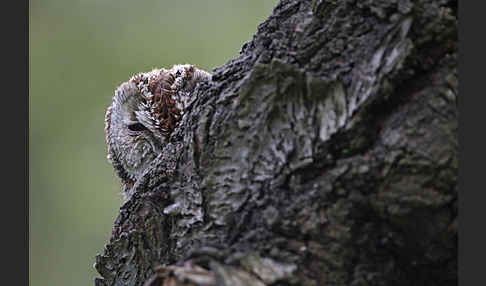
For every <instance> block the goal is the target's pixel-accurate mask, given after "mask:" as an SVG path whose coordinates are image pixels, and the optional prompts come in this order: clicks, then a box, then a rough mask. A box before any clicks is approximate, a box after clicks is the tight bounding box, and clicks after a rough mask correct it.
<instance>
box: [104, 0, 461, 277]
mask: <svg viewBox="0 0 486 286" xmlns="http://www.w3.org/2000/svg"><path fill="white" fill-rule="evenodd" d="M457 23H458V20H457V1H452V0H436V1H432V0H417V1H410V0H395V1H372V0H365V1H354V0H342V1H331V0H312V1H311V0H300V1H299V0H281V1H280V2H279V3H278V5H277V6H276V7H275V9H274V11H273V13H272V15H271V16H270V17H269V18H268V19H267V20H266V21H265V22H263V23H262V24H260V25H259V27H258V32H257V33H256V35H255V36H254V37H253V40H251V41H249V42H248V43H246V44H245V45H244V46H243V48H242V50H241V52H240V55H239V57H237V58H235V59H233V60H231V61H229V62H228V63H227V64H226V65H224V66H222V67H220V68H217V69H215V70H214V71H213V79H212V81H211V82H207V83H203V84H200V85H199V86H198V87H197V88H196V91H195V94H194V98H195V100H194V101H193V103H192V104H191V105H190V107H189V110H188V112H187V113H186V115H185V116H184V118H183V119H182V120H181V122H180V123H179V127H178V128H177V129H176V130H175V131H174V132H173V134H172V135H171V142H170V143H169V144H167V145H166V146H165V149H164V152H163V153H162V154H161V155H160V156H159V157H158V158H157V159H156V160H155V161H154V162H153V164H152V166H151V167H150V168H149V169H148V170H147V171H146V173H145V174H144V175H143V177H142V178H141V179H139V180H138V181H137V182H136V183H135V185H134V186H133V187H131V188H129V187H126V188H125V189H126V190H125V191H126V192H127V194H128V198H127V200H126V202H125V203H124V204H123V205H122V206H121V208H120V213H119V216H118V218H117V219H116V221H115V225H114V228H113V231H112V235H111V238H110V241H109V243H108V244H107V245H106V247H105V250H104V254H103V255H98V256H97V257H96V264H95V267H96V269H97V270H98V272H99V273H100V274H101V276H102V278H96V279H95V284H96V285H99V286H101V285H144V284H145V285H150V286H155V285H457V225H458V218H457V196H458V184H457V176H458V138H457V129H458V108H457V104H458V98H457V93H458V79H457V45H458V38H457ZM163 283H165V284H163ZM170 283H173V284H170Z"/></svg>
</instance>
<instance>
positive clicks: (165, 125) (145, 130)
mask: <svg viewBox="0 0 486 286" xmlns="http://www.w3.org/2000/svg"><path fill="white" fill-rule="evenodd" d="M210 78H211V75H210V74H209V73H207V72H205V71H202V70H199V69H196V68H195V67H193V66H191V65H177V66H174V67H173V68H172V69H170V70H165V69H155V70H152V71H151V72H148V73H141V74H138V75H135V76H133V77H132V78H131V79H130V80H129V81H128V82H125V83H122V84H121V85H120V86H119V87H118V88H117V89H116V91H115V96H114V97H113V102H112V104H111V105H110V106H109V107H108V109H107V111H106V116H105V136H106V143H107V145H108V161H109V162H110V163H111V164H112V165H113V167H114V168H115V171H116V173H117V175H118V176H119V177H120V178H121V179H122V181H123V182H125V183H133V182H134V181H135V180H136V179H137V178H138V177H139V176H140V175H141V174H142V173H143V172H144V170H146V168H147V167H148V165H149V164H150V162H152V161H153V160H154V159H155V158H156V157H157V155H158V154H159V153H160V152H161V150H162V149H163V146H164V144H165V143H166V142H167V140H168V139H169V137H170V134H171V133H172V131H173V130H174V129H175V128H176V127H177V126H178V123H179V121H180V119H181V118H182V116H183V115H184V109H185V107H186V105H187V102H188V100H189V99H190V98H191V95H192V92H193V90H194V88H195V86H196V84H197V83H198V82H199V81H203V80H210Z"/></svg>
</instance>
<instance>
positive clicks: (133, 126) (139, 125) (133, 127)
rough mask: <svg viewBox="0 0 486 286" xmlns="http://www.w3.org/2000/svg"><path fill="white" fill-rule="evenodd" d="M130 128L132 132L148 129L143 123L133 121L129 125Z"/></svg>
mask: <svg viewBox="0 0 486 286" xmlns="http://www.w3.org/2000/svg"><path fill="white" fill-rule="evenodd" d="M128 130H129V131H131V132H142V131H145V130H148V129H147V127H145V126H144V125H143V124H142V123H139V122H137V123H133V124H130V125H128Z"/></svg>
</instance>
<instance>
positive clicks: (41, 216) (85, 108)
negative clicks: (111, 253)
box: [29, 0, 277, 286]
mask: <svg viewBox="0 0 486 286" xmlns="http://www.w3.org/2000/svg"><path fill="white" fill-rule="evenodd" d="M276 2H277V0H246V1H241V0H208V1H200V0H192V1H188V0H187V1H186V0H179V1H176V0H172V1H168V0H166V1H162V0H147V1H134V0H132V1H126V0H122V1H120V0H116V1H115V0H77V1H74V0H31V1H30V3H29V4H30V11H29V13H30V23H29V34H30V35H29V36H30V77H29V81H30V140H29V145H30V146H29V148H30V152H29V158H30V166H29V168H30V195H29V196H30V201H29V204H30V214H29V224H30V225H29V236H30V243H29V244H30V245H29V246H30V253H29V254H30V259H29V260H30V261H29V268H30V273H29V275H30V285H33V286H41V285H53V286H55V285H63V286H64V285H93V284H94V283H93V278H94V277H95V276H98V274H97V273H96V271H95V270H94V268H93V263H94V262H95V255H96V253H102V252H103V246H104V244H105V243H106V242H107V241H108V239H109V235H110V233H111V227H112V225H113V222H114V220H115V218H116V216H117V213H118V207H119V206H120V205H121V203H122V195H121V193H120V191H121V188H120V183H119V181H118V179H117V178H116V177H115V175H114V172H113V170H112V167H111V165H109V164H108V162H107V160H106V146H105V142H104V134H103V127H104V123H103V122H104V114H105V109H106V107H107V106H108V105H109V104H110V103H111V98H112V95H113V93H114V90H115V88H116V87H117V85H119V84H120V83H122V82H124V81H126V80H128V79H129V78H130V76H132V75H133V74H135V73H138V72H144V71H149V70H151V69H152V68H155V67H171V66H172V65H173V64H179V63H180V64H182V63H191V64H194V65H196V66H198V67H201V68H203V69H206V70H209V71H210V70H212V69H213V68H214V67H217V66H221V65H223V64H225V63H226V62H227V61H228V60H229V59H231V58H234V57H236V56H237V55H238V52H239V50H240V47H241V46H242V44H243V43H244V42H246V41H248V40H250V39H251V38H252V35H253V34H254V33H255V32H256V29H257V25H258V24H259V23H261V22H262V21H263V20H264V19H266V17H267V16H268V15H270V13H271V11H272V9H273V7H274V5H275V4H276Z"/></svg>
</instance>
